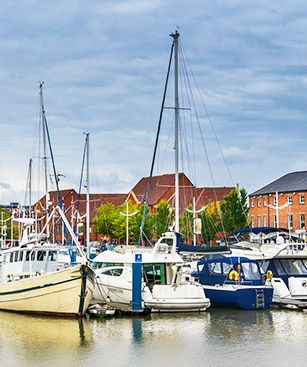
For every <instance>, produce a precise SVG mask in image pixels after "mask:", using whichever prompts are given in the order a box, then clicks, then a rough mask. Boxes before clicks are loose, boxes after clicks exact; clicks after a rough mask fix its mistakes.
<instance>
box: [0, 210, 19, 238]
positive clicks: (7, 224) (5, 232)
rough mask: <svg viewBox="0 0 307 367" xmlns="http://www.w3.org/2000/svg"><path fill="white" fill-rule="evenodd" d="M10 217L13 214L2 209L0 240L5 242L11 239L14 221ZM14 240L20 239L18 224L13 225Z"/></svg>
mask: <svg viewBox="0 0 307 367" xmlns="http://www.w3.org/2000/svg"><path fill="white" fill-rule="evenodd" d="M2 213H3V216H2ZM10 217H11V212H10V210H9V209H0V238H3V240H5V239H6V240H10V239H11V230H12V221H11V220H10ZM2 218H3V223H2ZM13 239H18V225H16V224H15V225H14V224H13Z"/></svg>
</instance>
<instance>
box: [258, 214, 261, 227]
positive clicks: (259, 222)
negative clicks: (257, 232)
mask: <svg viewBox="0 0 307 367" xmlns="http://www.w3.org/2000/svg"><path fill="white" fill-rule="evenodd" d="M257 227H261V217H260V215H258V216H257Z"/></svg>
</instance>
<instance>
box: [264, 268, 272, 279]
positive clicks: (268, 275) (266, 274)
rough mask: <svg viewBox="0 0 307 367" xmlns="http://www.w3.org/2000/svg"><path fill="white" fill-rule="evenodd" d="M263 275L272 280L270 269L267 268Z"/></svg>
mask: <svg viewBox="0 0 307 367" xmlns="http://www.w3.org/2000/svg"><path fill="white" fill-rule="evenodd" d="M265 277H266V279H268V280H272V278H273V273H272V272H271V270H268V271H267V272H266V273H265Z"/></svg>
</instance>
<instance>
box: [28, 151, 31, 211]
mask: <svg viewBox="0 0 307 367" xmlns="http://www.w3.org/2000/svg"><path fill="white" fill-rule="evenodd" d="M31 204H32V158H30V162H29V213H28V214H29V218H32V212H31V209H32V206H31Z"/></svg>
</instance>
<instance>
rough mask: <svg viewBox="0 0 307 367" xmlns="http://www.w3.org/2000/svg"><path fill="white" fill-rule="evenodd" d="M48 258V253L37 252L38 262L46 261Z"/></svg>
mask: <svg viewBox="0 0 307 367" xmlns="http://www.w3.org/2000/svg"><path fill="white" fill-rule="evenodd" d="M45 257H46V251H37V261H44V259H45Z"/></svg>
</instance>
